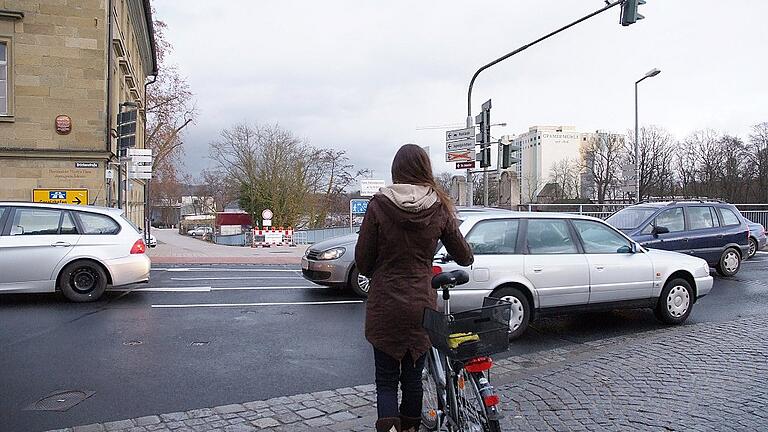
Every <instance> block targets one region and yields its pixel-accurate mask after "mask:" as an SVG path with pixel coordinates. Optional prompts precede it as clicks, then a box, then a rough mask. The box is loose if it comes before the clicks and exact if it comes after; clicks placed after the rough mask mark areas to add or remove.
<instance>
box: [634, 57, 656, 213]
mask: <svg viewBox="0 0 768 432" xmlns="http://www.w3.org/2000/svg"><path fill="white" fill-rule="evenodd" d="M660 73H661V71H660V70H659V69H656V68H653V69H651V70H649V71H648V72H647V73H646V74H645V75H644V76H643V77H642V78H640V79H639V80H637V81H635V202H636V203H638V204H639V203H640V142H639V141H638V128H637V85H638V84H640V82H642V81H643V80H644V79H646V78H651V77H655V76H656V75H658V74H660Z"/></svg>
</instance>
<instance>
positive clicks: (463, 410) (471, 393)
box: [456, 370, 501, 432]
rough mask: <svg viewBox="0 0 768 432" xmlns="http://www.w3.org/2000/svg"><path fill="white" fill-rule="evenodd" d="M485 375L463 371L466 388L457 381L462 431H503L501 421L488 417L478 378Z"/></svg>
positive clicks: (457, 399) (457, 398) (461, 375)
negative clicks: (461, 387) (461, 386)
mask: <svg viewBox="0 0 768 432" xmlns="http://www.w3.org/2000/svg"><path fill="white" fill-rule="evenodd" d="M483 376H484V375H483V374H482V373H469V372H467V371H465V370H462V371H461V374H460V377H461V378H463V379H464V388H463V389H460V388H459V387H460V386H459V384H460V383H457V394H456V396H457V397H456V401H457V403H458V404H459V407H458V408H459V409H458V412H459V424H460V427H461V430H462V431H465V430H466V431H468V432H481V431H482V432H501V425H500V424H499V421H498V420H495V419H489V418H488V412H487V409H486V407H485V403H484V402H483V398H482V396H481V395H480V384H479V383H478V380H479V379H480V378H481V377H483ZM467 387H469V388H467Z"/></svg>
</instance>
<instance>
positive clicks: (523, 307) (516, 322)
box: [491, 287, 531, 340]
mask: <svg viewBox="0 0 768 432" xmlns="http://www.w3.org/2000/svg"><path fill="white" fill-rule="evenodd" d="M491 297H495V298H497V299H500V300H504V301H508V302H510V303H512V313H511V314H510V316H509V339H510V340H512V339H517V338H518V337H520V336H521V335H522V334H523V333H524V332H525V330H526V329H528V323H529V322H530V321H531V305H530V302H529V301H528V297H526V296H525V294H523V293H522V291H520V290H519V289H517V288H512V287H502V288H499V289H497V290H496V291H494V293H493V294H491Z"/></svg>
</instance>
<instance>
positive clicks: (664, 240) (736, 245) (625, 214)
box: [606, 201, 749, 276]
mask: <svg viewBox="0 0 768 432" xmlns="http://www.w3.org/2000/svg"><path fill="white" fill-rule="evenodd" d="M606 221H607V222H608V223H610V224H611V225H613V226H614V227H616V228H618V229H620V230H622V231H623V232H624V233H626V234H627V235H629V236H630V237H631V238H632V239H634V240H635V241H637V242H638V243H640V244H641V245H643V246H645V247H648V248H652V249H664V250H671V251H678V252H682V253H685V254H688V255H691V256H695V257H698V258H702V259H704V260H706V261H707V262H708V263H709V265H710V266H712V267H714V268H715V269H716V270H717V272H718V273H720V274H721V275H723V276H733V275H735V274H736V273H738V271H739V268H741V261H742V259H744V258H746V257H747V256H748V255H749V227H748V226H747V221H746V219H744V217H743V216H742V215H741V213H740V212H739V211H738V210H737V209H736V207H735V206H733V205H731V204H727V203H723V202H714V201H683V202H675V201H672V202H659V203H647V204H638V205H634V206H630V207H626V208H624V209H622V210H619V211H618V212H616V213H614V214H613V215H611V216H610V217H609V218H608V219H606Z"/></svg>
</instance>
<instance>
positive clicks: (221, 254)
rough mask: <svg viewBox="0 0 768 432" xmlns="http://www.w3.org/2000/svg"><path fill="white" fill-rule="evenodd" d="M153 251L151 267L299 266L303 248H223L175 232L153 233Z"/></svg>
mask: <svg viewBox="0 0 768 432" xmlns="http://www.w3.org/2000/svg"><path fill="white" fill-rule="evenodd" d="M152 234H153V235H154V236H155V238H157V247H154V248H150V249H148V250H147V255H149V257H150V258H151V259H152V264H300V263H301V257H302V256H303V255H304V251H305V250H306V248H307V246H295V247H289V246H275V247H270V248H251V247H242V246H224V245H218V244H214V243H210V242H206V241H203V240H200V239H198V238H194V237H189V236H184V235H181V234H179V233H178V231H177V230H175V229H153V230H152Z"/></svg>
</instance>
